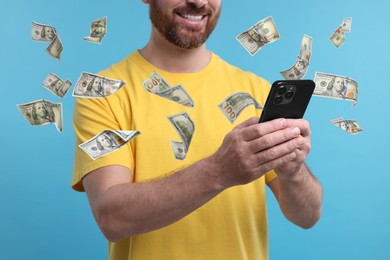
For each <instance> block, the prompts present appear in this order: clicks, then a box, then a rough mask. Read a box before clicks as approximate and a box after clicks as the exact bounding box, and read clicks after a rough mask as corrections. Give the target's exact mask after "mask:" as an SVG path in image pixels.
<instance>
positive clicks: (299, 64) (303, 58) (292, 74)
mask: <svg viewBox="0 0 390 260" xmlns="http://www.w3.org/2000/svg"><path fill="white" fill-rule="evenodd" d="M312 42H313V39H312V38H311V37H310V36H308V35H306V34H305V35H303V38H302V41H301V49H300V51H299V54H298V57H297V59H296V61H295V64H294V65H293V66H292V67H291V68H290V69H288V70H285V71H281V72H280V74H281V75H282V76H283V77H284V78H285V79H288V80H290V79H292V80H297V79H302V78H303V77H305V75H306V73H307V70H308V69H309V63H310V57H311V53H312Z"/></svg>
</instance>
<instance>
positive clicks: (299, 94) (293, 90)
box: [259, 79, 315, 123]
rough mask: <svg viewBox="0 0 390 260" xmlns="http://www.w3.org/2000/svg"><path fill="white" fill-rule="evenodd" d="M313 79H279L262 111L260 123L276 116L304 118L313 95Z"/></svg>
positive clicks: (274, 84)
mask: <svg viewBox="0 0 390 260" xmlns="http://www.w3.org/2000/svg"><path fill="white" fill-rule="evenodd" d="M314 88H315V83H314V81H312V80H306V79H305V80H278V81H275V82H274V83H273V84H272V87H271V90H270V92H269V94H268V97H267V101H266V102H265V105H264V108H263V112H262V113H261V116H260V120H259V123H262V122H266V121H270V120H273V119H276V118H294V119H297V118H302V117H303V115H304V114H305V111H306V108H307V106H308V105H309V102H310V98H311V96H312V95H313V91H314Z"/></svg>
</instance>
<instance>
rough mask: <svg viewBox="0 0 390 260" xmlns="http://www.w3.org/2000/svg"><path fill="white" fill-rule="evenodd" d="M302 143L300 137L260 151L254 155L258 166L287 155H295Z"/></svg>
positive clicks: (302, 140) (302, 139)
mask: <svg viewBox="0 0 390 260" xmlns="http://www.w3.org/2000/svg"><path fill="white" fill-rule="evenodd" d="M304 141H305V140H304V138H303V137H302V136H298V137H296V138H294V139H291V140H289V141H287V142H284V143H281V144H279V145H275V146H273V147H270V148H268V149H265V150H262V151H260V152H258V153H257V154H256V160H257V162H258V163H259V164H263V163H266V162H270V161H273V160H275V159H277V158H280V157H283V156H285V155H287V154H290V153H295V151H296V150H298V149H299V148H301V147H302V145H303V143H304Z"/></svg>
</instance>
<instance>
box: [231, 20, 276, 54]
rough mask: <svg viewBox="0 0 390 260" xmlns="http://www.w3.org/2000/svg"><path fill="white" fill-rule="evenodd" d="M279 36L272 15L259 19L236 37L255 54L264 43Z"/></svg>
mask: <svg viewBox="0 0 390 260" xmlns="http://www.w3.org/2000/svg"><path fill="white" fill-rule="evenodd" d="M279 38H280V34H279V32H278V29H277V28H276V25H275V23H274V20H273V18H272V16H269V17H267V18H264V19H263V20H260V21H259V22H257V23H256V24H255V25H253V26H252V27H250V28H249V29H248V30H246V31H245V32H243V33H241V34H239V35H238V36H237V37H236V39H237V40H238V42H239V43H240V44H241V45H242V46H243V47H244V48H245V49H246V50H247V51H248V52H249V54H250V55H252V56H253V55H255V54H256V53H257V52H258V51H259V50H260V49H261V48H262V47H263V46H264V45H266V44H268V43H271V42H274V41H276V40H278V39H279Z"/></svg>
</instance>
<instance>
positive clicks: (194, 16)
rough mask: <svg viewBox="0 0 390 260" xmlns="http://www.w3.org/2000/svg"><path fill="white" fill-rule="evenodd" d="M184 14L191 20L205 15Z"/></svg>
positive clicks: (200, 18)
mask: <svg viewBox="0 0 390 260" xmlns="http://www.w3.org/2000/svg"><path fill="white" fill-rule="evenodd" d="M182 16H183V17H184V18H186V19H190V20H202V18H203V16H201V15H189V14H182Z"/></svg>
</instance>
